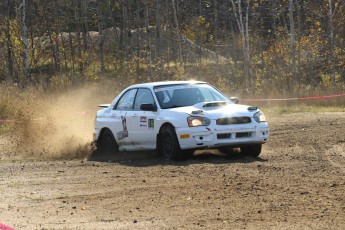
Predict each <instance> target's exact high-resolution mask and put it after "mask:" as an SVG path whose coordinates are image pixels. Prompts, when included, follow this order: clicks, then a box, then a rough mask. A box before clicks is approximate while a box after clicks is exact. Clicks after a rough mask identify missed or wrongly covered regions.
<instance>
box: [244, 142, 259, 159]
mask: <svg viewBox="0 0 345 230" xmlns="http://www.w3.org/2000/svg"><path fill="white" fill-rule="evenodd" d="M261 149H262V144H255V145H247V146H243V147H241V153H243V154H245V155H247V156H251V157H258V156H259V155H260V153H261Z"/></svg>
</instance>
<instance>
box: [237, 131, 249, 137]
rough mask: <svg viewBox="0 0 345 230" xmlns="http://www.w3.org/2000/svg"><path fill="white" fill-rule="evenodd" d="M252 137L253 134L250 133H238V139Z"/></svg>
mask: <svg viewBox="0 0 345 230" xmlns="http://www.w3.org/2000/svg"><path fill="white" fill-rule="evenodd" d="M251 136H252V133H250V132H244V133H236V138H241V137H251Z"/></svg>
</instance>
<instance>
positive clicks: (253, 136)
mask: <svg viewBox="0 0 345 230" xmlns="http://www.w3.org/2000/svg"><path fill="white" fill-rule="evenodd" d="M237 102H238V99H237V98H230V99H229V98H227V97H226V96H224V95H223V94H222V93H221V92H220V91H219V90H217V89H216V88H214V87H213V86H211V85H209V84H207V83H205V82H200V81H170V82H154V83H145V84H137V85H132V86H130V87H128V88H126V89H125V90H123V91H122V92H121V93H120V94H119V95H118V96H117V97H116V98H115V99H114V100H113V102H112V103H111V104H105V105H100V107H104V108H103V109H101V110H99V111H98V112H97V115H96V121H95V130H94V134H93V140H94V143H95V144H96V146H97V148H98V149H99V150H100V151H102V152H106V153H114V152H117V151H140V150H157V151H158V153H161V154H162V155H164V156H165V157H167V158H170V159H173V160H180V159H184V158H186V157H188V156H191V155H192V154H193V152H194V150H196V149H206V148H216V149H219V150H220V151H222V152H224V153H230V152H231V150H232V149H233V148H235V147H236V148H240V150H241V153H244V154H247V155H250V156H253V157H257V156H259V155H260V153H261V146H262V144H263V143H265V142H266V141H267V139H268V137H269V129H268V124H267V122H266V119H265V116H264V114H263V113H262V112H261V111H260V110H259V109H258V108H257V107H252V106H247V105H239V104H237Z"/></svg>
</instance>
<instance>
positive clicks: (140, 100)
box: [134, 89, 154, 110]
mask: <svg viewBox="0 0 345 230" xmlns="http://www.w3.org/2000/svg"><path fill="white" fill-rule="evenodd" d="M141 104H154V99H153V96H152V93H151V91H150V90H149V89H139V90H138V93H137V96H136V97H135V101H134V110H140V105H141Z"/></svg>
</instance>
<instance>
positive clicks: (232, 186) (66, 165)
mask: <svg viewBox="0 0 345 230" xmlns="http://www.w3.org/2000/svg"><path fill="white" fill-rule="evenodd" d="M267 117H268V120H269V121H270V126H271V138H270V140H269V142H268V143H267V144H266V145H264V148H263V153H262V155H261V157H260V158H259V159H253V158H243V157H240V156H235V157H234V156H232V157H226V156H222V155H220V154H219V153H218V152H217V151H203V152H198V153H197V156H195V157H194V158H193V159H190V160H187V161H184V162H173V161H169V160H165V159H162V158H155V157H154V155H153V154H151V153H146V154H145V155H142V154H141V153H128V154H122V155H120V156H117V157H114V158H112V159H107V160H106V161H100V160H90V161H88V160H86V158H87V156H88V154H90V152H88V151H86V155H80V156H78V155H75V156H74V159H72V160H69V159H68V158H69V157H70V156H69V157H65V158H64V159H62V160H61V159H60V160H57V159H56V157H55V156H54V155H52V156H51V157H49V155H45V153H42V155H41V154H40V153H38V152H33V153H31V151H29V152H27V154H29V156H30V157H28V158H31V159H30V160H26V158H27V157H24V155H23V153H25V151H23V152H21V154H22V155H20V156H18V154H19V152H18V151H17V149H16V148H9V147H8V146H11V145H10V144H9V143H11V140H8V139H7V140H6V141H7V142H9V143H5V138H4V137H2V139H1V146H0V152H1V157H2V161H1V164H0V175H1V178H0V185H1V186H0V193H1V203H0V222H1V223H4V224H7V225H9V226H12V227H14V228H16V229H344V228H345V219H344V216H345V196H344V191H345V135H344V133H345V113H299V114H288V115H279V116H278V115H274V116H273V115H271V116H270V114H267ZM62 120H63V119H62ZM86 123H87V122H86ZM91 123H92V122H91ZM88 132H89V131H88ZM48 136H49V135H47V137H46V138H48ZM41 138H44V137H41ZM28 140H30V141H35V140H31V139H30V137H29V139H28ZM56 140H59V139H56ZM73 142H74V140H73V139H70V142H65V143H64V145H69V143H73ZM14 145H15V143H14ZM47 149H48V150H47V151H49V150H50V149H49V146H48V147H47ZM5 153H6V154H7V156H4V154H5ZM67 153H68V151H67V152H66V154H67ZM8 154H10V155H8ZM40 155H41V156H40ZM8 156H11V157H13V156H17V161H14V162H11V161H9V157H8ZM42 156H43V157H44V160H43V161H42V160H41V159H42V158H41V157H42ZM60 156H62V155H61V154H60ZM66 156H68V155H66ZM20 158H21V159H20ZM60 158H61V157H60ZM62 158H63V157H62ZM108 160H109V161H108Z"/></svg>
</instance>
